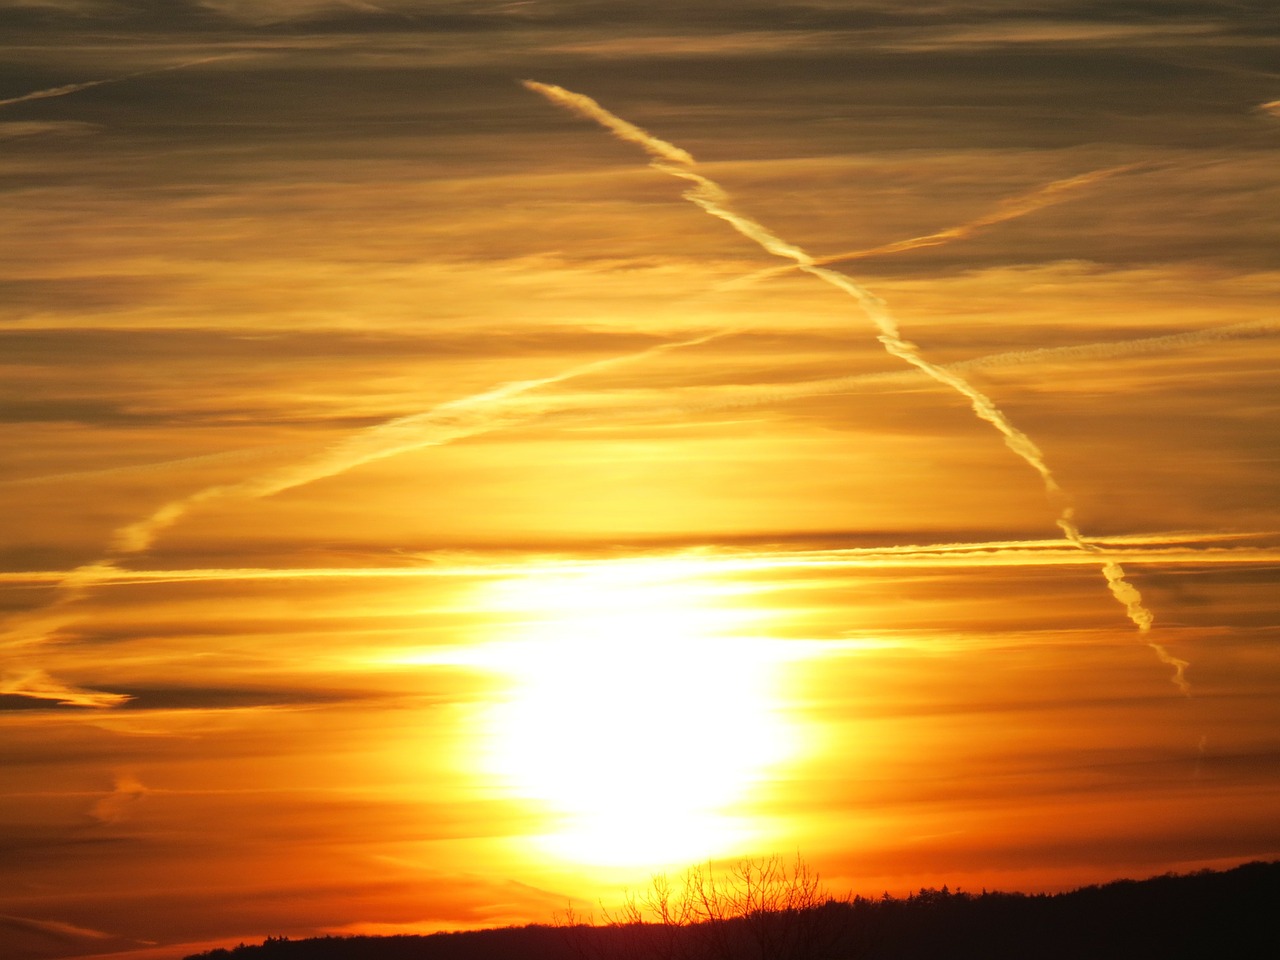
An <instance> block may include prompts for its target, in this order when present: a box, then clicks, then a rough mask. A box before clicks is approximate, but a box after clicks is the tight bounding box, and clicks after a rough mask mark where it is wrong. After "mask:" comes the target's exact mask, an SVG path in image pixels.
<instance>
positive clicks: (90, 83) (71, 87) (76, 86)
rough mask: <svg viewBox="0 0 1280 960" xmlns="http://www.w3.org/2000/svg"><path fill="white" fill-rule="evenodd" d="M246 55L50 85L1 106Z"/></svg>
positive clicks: (62, 94)
mask: <svg viewBox="0 0 1280 960" xmlns="http://www.w3.org/2000/svg"><path fill="white" fill-rule="evenodd" d="M239 56H244V54H239V53H229V54H224V55H222V56H217V57H201V58H200V59H199V60H184V61H183V62H182V63H173V64H170V65H169V66H167V67H153V68H152V69H150V70H137V71H135V72H133V73H126V74H124V75H123V76H119V77H104V78H103V79H101V80H85V81H82V82H81V83H64V84H62V86H59V87H48V88H46V89H44V90H33V91H32V92H31V93H24V94H22V95H21V96H17V97H9V98H8V99H7V100H0V107H8V106H12V105H13V104H15V103H26V102H27V101H28V100H47V99H49V98H50V97H65V96H67V94H71V93H79V92H80V91H81V90H88V89H90V88H92V87H101V86H102V85H103V84H108V83H124V82H125V81H126V80H132V79H134V78H135V77H149V76H151V75H152V74H156V73H166V72H168V71H170V70H183V69H186V68H187V67H195V66H199V65H200V64H202V63H212V62H214V61H215V60H229V59H231V58H232V57H239Z"/></svg>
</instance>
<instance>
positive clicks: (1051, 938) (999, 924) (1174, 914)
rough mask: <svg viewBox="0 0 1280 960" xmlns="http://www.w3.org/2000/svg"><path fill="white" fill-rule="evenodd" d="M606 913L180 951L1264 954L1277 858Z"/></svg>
mask: <svg viewBox="0 0 1280 960" xmlns="http://www.w3.org/2000/svg"><path fill="white" fill-rule="evenodd" d="M624 915H625V914H624ZM612 920H613V922H611V923H608V924H605V925H586V924H572V925H569V924H562V925H559V926H547V925H536V924H535V925H531V926H527V927H508V928H502V929H494V930H481V931H475V932H467V933H441V934H433V935H431V936H398V937H324V938H318V939H308V940H288V939H284V938H269V939H268V940H267V941H266V942H265V943H263V944H261V945H260V946H245V945H241V946H239V947H236V948H234V949H231V950H224V949H219V950H213V951H210V952H208V953H203V954H198V955H196V957H193V958H188V960H505V958H512V960H649V958H652V960H925V958H928V960H937V958H950V960H1030V958H1034V960H1068V958H1070V960H1113V958H1114V960H1143V958H1159V960H1184V958H1185V960H1191V958H1197V960H1199V958H1222V960H1253V958H1257V960H1274V958H1276V957H1280V862H1274V863H1261V862H1256V863H1249V864H1245V865H1244V866H1240V867H1236V868H1235V869H1232V870H1227V871H1224V872H1211V871H1202V872H1199V873H1194V874H1189V875H1184V876H1173V875H1167V876H1162V877H1154V878H1152V879H1149V880H1142V881H1134V880H1121V881H1117V882H1115V883H1108V884H1105V885H1102V886H1091V887H1084V888H1082V889H1079V890H1074V891H1071V892H1069V893H1062V894H1053V895H1044V894H1040V895H1026V894H1019V893H987V892H983V893H981V894H972V893H960V892H957V893H952V892H950V891H949V890H948V889H947V888H946V887H943V888H942V889H941V890H934V889H923V890H920V891H919V892H918V893H915V894H912V895H911V896H909V897H905V898H893V897H888V896H885V897H883V898H880V899H875V900H868V899H865V898H862V897H855V898H853V899H846V900H836V899H827V900H825V901H824V902H821V903H819V904H816V905H807V906H804V907H802V908H792V909H787V908H783V909H780V910H771V911H767V912H759V911H758V912H756V913H745V914H740V915H733V916H729V915H725V916H720V917H718V918H714V919H712V920H706V919H700V920H698V921H696V922H681V920H680V918H679V917H670V918H669V920H670V922H666V923H663V922H645V923H640V922H632V921H629V920H628V921H625V922H624V921H621V920H619V919H618V918H616V917H614V918H612Z"/></svg>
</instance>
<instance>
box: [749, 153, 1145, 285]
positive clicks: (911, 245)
mask: <svg viewBox="0 0 1280 960" xmlns="http://www.w3.org/2000/svg"><path fill="white" fill-rule="evenodd" d="M1143 166H1144V164H1140V163H1128V164H1123V165H1121V166H1118V167H1105V168H1103V169H1099V170H1091V171H1089V172H1087V173H1081V174H1077V175H1076V176H1073V177H1066V178H1065V179H1062V180H1054V181H1053V182H1051V183H1047V184H1045V185H1044V186H1042V187H1038V188H1036V189H1035V190H1032V191H1030V192H1028V193H1023V194H1019V195H1018V196H1016V197H1009V198H1007V199H1005V200H1003V201H1001V202H1000V203H998V204H997V205H996V206H995V208H994V209H992V210H990V211H989V212H987V213H984V214H982V215H981V216H979V217H976V218H975V219H973V220H969V221H967V222H966V223H961V224H957V225H956V226H953V227H947V228H946V229H944V230H938V231H935V232H934V233H926V234H923V235H921V236H918V237H909V238H908V239H906V240H895V241H894V242H893V243H885V244H881V245H880V246H878V247H867V248H864V249H861V250H849V251H847V252H845V253H833V254H831V255H829V256H825V257H815V258H814V260H813V262H814V263H815V264H817V265H818V266H830V265H831V264H836V263H847V262H848V261H850V260H865V259H867V258H870V257H880V256H885V255H888V254H891V253H905V252H907V251H909V250H919V249H920V248H922V247H939V246H942V245H943V244H946V243H952V242H953V241H956V240H963V239H965V238H966V237H968V236H970V235H971V234H973V233H976V232H977V231H979V230H981V229H983V228H984V227H993V226H995V225H996V224H998V223H1006V222H1008V221H1009V220H1016V219H1018V218H1019V217H1025V216H1027V215H1028V214H1031V213H1035V212H1036V211H1037V210H1043V209H1044V208H1045V207H1049V206H1053V205H1054V204H1056V203H1061V202H1062V201H1064V200H1066V199H1068V195H1069V194H1070V193H1071V192H1072V191H1075V190H1080V189H1082V188H1084V187H1087V186H1092V185H1093V184H1095V183H1098V182H1099V181H1101V180H1106V179H1107V178H1109V177H1114V176H1115V175H1116V174H1120V173H1128V172H1130V171H1132V170H1137V169H1139V168H1141V167H1143ZM795 269H796V266H795V265H794V264H788V265H786V266H782V267H767V268H766V269H764V270H760V271H757V272H756V273H753V274H750V275H749V276H746V277H742V278H740V279H738V280H731V281H730V282H729V283H728V284H727V286H730V287H736V286H743V285H746V284H751V283H756V282H759V281H761V280H767V279H769V278H771V277H776V276H779V275H781V274H784V273H790V272H791V271H793V270H795Z"/></svg>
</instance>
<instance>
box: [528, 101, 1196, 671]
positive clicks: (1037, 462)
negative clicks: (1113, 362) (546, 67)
mask: <svg viewBox="0 0 1280 960" xmlns="http://www.w3.org/2000/svg"><path fill="white" fill-rule="evenodd" d="M523 83H524V86H525V87H527V88H528V89H529V90H532V91H534V92H535V93H538V94H540V95H542V96H543V97H545V98H546V99H548V100H550V101H551V102H552V103H554V104H556V105H557V106H561V107H564V108H566V109H568V110H570V111H572V112H573V113H576V114H578V115H579V116H582V117H585V118H587V119H590V120H594V121H595V122H597V123H599V124H601V125H602V126H604V127H605V128H606V129H607V130H609V131H610V132H612V133H613V134H614V135H615V136H617V137H618V138H619V139H622V140H625V141H627V142H629V143H634V144H636V145H638V146H639V147H641V148H642V149H643V150H645V152H647V153H648V154H649V155H650V156H652V157H653V160H652V165H653V166H654V167H655V168H656V169H658V170H660V171H662V172H663V173H665V174H667V175H669V176H672V177H676V178H678V179H681V180H685V181H687V182H689V183H691V184H692V186H691V187H690V188H689V189H688V190H686V191H685V193H684V196H685V198H686V199H687V200H689V201H690V202H692V203H694V204H696V205H697V206H698V207H700V208H702V209H703V210H704V211H706V212H707V213H709V214H710V215H711V216H713V217H717V218H719V219H721V220H724V221H725V222H726V223H728V224H729V225H730V226H731V227H733V228H734V229H735V230H737V231H738V232H739V233H740V234H742V235H743V236H744V237H746V238H747V239H749V240H751V241H753V242H755V243H756V244H758V245H759V246H760V247H762V248H763V249H764V250H766V251H767V252H769V253H771V254H773V255H774V256H776V257H781V258H783V259H786V260H791V261H792V262H793V265H794V269H798V270H800V271H802V272H804V273H808V274H810V275H812V276H814V277H817V278H818V279H819V280H822V281H823V282H824V283H827V284H829V285H831V286H833V287H835V288H836V289H838V290H841V291H843V292H844V293H846V294H848V295H849V296H850V297H852V298H853V299H854V300H855V301H856V302H857V303H858V306H859V307H860V308H861V309H862V312H863V313H864V314H866V316H867V317H868V319H870V320H871V322H872V323H874V324H875V326H876V329H877V330H879V335H878V336H877V338H876V339H878V340H879V341H880V343H881V344H882V345H883V346H884V348H885V350H886V351H887V352H888V353H890V354H891V355H893V356H895V357H898V358H899V359H900V360H902V361H903V362H904V363H907V364H910V365H911V366H913V367H915V368H916V369H917V370H920V371H921V372H922V373H924V374H926V375H927V376H929V377H932V378H933V379H934V380H936V381H937V382H938V383H941V384H943V385H945V386H948V387H950V388H951V389H952V390H954V391H956V392H957V393H959V394H960V395H961V396H963V397H964V398H965V399H966V400H968V401H969V405H970V407H971V408H972V409H973V412H974V413H975V414H976V415H977V416H978V418H979V419H981V420H984V421H986V422H987V423H989V424H991V426H993V427H994V428H995V429H996V430H997V431H998V432H999V433H1000V435H1001V436H1002V437H1003V438H1004V442H1005V444H1006V445H1007V446H1008V447H1009V449H1011V450H1012V451H1013V452H1014V453H1015V454H1017V455H1018V457H1020V458H1021V459H1022V460H1023V461H1024V462H1025V463H1026V464H1027V465H1028V466H1030V467H1031V468H1032V469H1033V470H1035V471H1036V473H1037V474H1039V476H1040V479H1041V482H1042V483H1043V484H1044V488H1045V491H1046V493H1048V495H1049V496H1050V499H1051V500H1052V501H1053V502H1055V503H1058V504H1061V506H1060V508H1059V509H1060V512H1059V516H1058V519H1057V525H1058V527H1059V528H1060V529H1061V530H1062V532H1063V533H1064V534H1065V535H1066V537H1067V539H1068V540H1069V541H1070V542H1071V543H1072V544H1073V545H1074V546H1075V547H1076V548H1077V549H1079V550H1082V551H1085V552H1088V553H1094V554H1097V555H1098V556H1099V558H1100V563H1101V565H1102V573H1103V576H1104V577H1105V578H1106V581H1107V587H1108V588H1109V589H1110V591H1111V594H1112V595H1113V596H1114V597H1115V598H1116V600H1118V601H1119V602H1120V603H1121V604H1122V605H1123V606H1124V608H1125V612H1126V614H1128V616H1129V619H1130V620H1132V621H1133V623H1134V625H1135V626H1136V627H1137V628H1138V630H1139V632H1140V633H1142V634H1143V635H1146V634H1147V633H1148V632H1149V631H1150V629H1151V625H1152V622H1153V619H1154V618H1153V617H1152V614H1151V611H1150V610H1148V609H1147V607H1146V606H1145V605H1144V603H1143V601H1142V595H1141V593H1140V592H1139V591H1138V589H1137V587H1135V586H1133V584H1131V583H1130V582H1129V581H1128V580H1127V579H1126V578H1125V572H1124V569H1123V567H1121V566H1120V564H1119V563H1117V562H1116V561H1114V560H1112V559H1110V558H1109V557H1108V556H1107V555H1106V551H1105V550H1104V549H1103V548H1102V547H1100V546H1098V545H1097V544H1093V543H1090V542H1088V541H1087V540H1085V539H1084V537H1083V535H1082V534H1081V532H1080V528H1079V526H1078V525H1077V523H1076V520H1075V513H1074V510H1073V508H1072V507H1071V505H1070V503H1069V502H1068V499H1067V497H1066V494H1065V492H1064V491H1063V489H1062V487H1061V486H1060V485H1059V484H1058V482H1057V480H1056V479H1055V478H1054V476H1053V472H1052V471H1051V470H1050V469H1049V466H1048V464H1047V463H1046V462H1045V458H1044V454H1043V453H1042V452H1041V451H1040V448H1039V447H1038V446H1037V445H1036V444H1035V442H1034V441H1033V440H1032V439H1031V438H1030V437H1028V436H1027V435H1026V434H1025V433H1023V432H1022V431H1021V430H1019V429H1018V428H1017V427H1015V426H1014V425H1013V423H1012V422H1011V421H1010V420H1009V418H1008V417H1007V416H1006V415H1005V414H1004V412H1003V411H1002V410H1001V409H1000V408H999V407H998V406H997V405H996V403H995V402H994V401H993V400H992V399H991V398H990V397H988V396H987V395H986V394H984V393H983V392H982V391H981V390H979V389H978V388H977V387H975V386H974V385H973V384H971V383H969V381H967V380H966V379H965V378H964V377H962V376H960V375H959V374H958V373H956V372H955V371H954V370H949V369H947V368H945V367H941V366H939V365H937V364H935V363H933V362H931V361H929V360H927V359H925V358H924V357H923V356H922V355H921V354H920V351H919V349H918V348H917V347H916V345H915V344H913V343H911V342H910V341H907V340H904V339H903V338H902V336H901V334H900V331H899V328H898V321H897V319H896V318H895V317H894V316H893V314H892V313H891V312H890V310H889V307H888V304H886V303H885V302H884V301H883V300H881V299H880V298H879V297H877V296H876V295H875V294H874V293H872V292H871V291H870V290H868V289H867V288H866V287H864V286H862V284H860V283H858V282H857V281H856V280H854V279H852V278H851V277H848V276H846V275H845V274H843V273H838V272H836V271H835V270H831V269H828V268H827V267H825V266H822V265H821V262H820V261H819V260H818V259H817V258H815V257H813V256H811V255H810V254H809V253H807V252H806V251H805V250H803V249H802V248H800V247H798V246H796V245H795V244H793V243H790V242H788V241H787V240H784V239H783V238H782V237H779V236H778V235H777V234H775V233H773V232H772V231H771V230H769V229H768V228H767V227H765V226H764V225H763V224H761V223H759V222H757V221H756V220H753V219H752V218H751V217H748V216H746V215H744V214H741V213H739V212H737V211H736V210H734V209H733V208H732V207H731V206H730V203H729V197H728V194H727V193H726V192H725V190H724V188H723V187H721V186H720V185H719V184H718V183H716V182H715V181H714V180H712V179H710V178H709V177H706V176H704V175H703V174H701V173H699V172H698V171H697V169H696V166H697V161H696V160H694V158H693V156H692V155H691V154H689V153H688V152H687V151H685V150H682V149H681V148H679V147H677V146H674V145H673V144H670V143H668V142H667V141H665V140H661V139H659V138H657V137H654V136H652V135H651V134H649V133H648V132H647V131H645V130H643V129H641V128H640V127H637V126H636V125H635V124H632V123H629V122H628V121H626V120H622V119H621V118H619V117H616V116H614V115H613V114H612V113H610V112H609V111H608V110H606V109H605V108H604V107H602V106H600V104H599V103H597V102H596V101H595V100H592V99H591V98H590V97H587V96H584V95H583V94H580V93H575V92H573V91H571V90H566V89H564V88H563V87H558V86H555V85H553V84H546V83H538V82H537V81H533V80H525V81H523ZM1146 642H1147V644H1148V646H1150V647H1151V649H1152V650H1154V651H1155V653H1156V656H1157V657H1158V658H1159V659H1160V661H1161V662H1162V663H1165V664H1167V665H1168V666H1171V667H1173V670H1174V673H1173V682H1174V684H1176V685H1177V687H1178V689H1180V690H1181V691H1182V692H1183V693H1184V694H1187V693H1189V692H1190V686H1189V684H1188V683H1187V680H1186V676H1185V672H1186V668H1187V666H1188V663H1187V661H1185V660H1181V659H1179V658H1177V657H1175V656H1173V655H1172V654H1171V653H1169V651H1168V650H1166V649H1165V647H1164V646H1163V645H1162V644H1160V643H1157V642H1155V641H1152V640H1150V639H1148V640H1147V641H1146Z"/></svg>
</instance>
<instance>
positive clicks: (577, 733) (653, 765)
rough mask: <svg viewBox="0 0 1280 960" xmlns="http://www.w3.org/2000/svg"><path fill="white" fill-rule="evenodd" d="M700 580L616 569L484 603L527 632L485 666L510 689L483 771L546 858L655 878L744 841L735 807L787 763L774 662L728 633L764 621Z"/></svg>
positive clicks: (641, 567) (540, 578)
mask: <svg viewBox="0 0 1280 960" xmlns="http://www.w3.org/2000/svg"><path fill="white" fill-rule="evenodd" d="M707 573H708V571H707V570H705V569H702V570H700V569H699V568H698V565H697V564H696V563H689V562H686V561H682V560H673V561H642V562H626V563H619V562H616V561H615V562H611V563H604V564H600V565H598V566H591V567H585V566H584V567H579V568H576V569H572V570H568V571H566V570H564V569H562V568H561V569H553V570H550V571H547V572H541V573H539V572H534V573H531V574H530V575H527V576H522V577H519V578H516V579H513V580H508V581H504V582H503V583H501V584H497V585H495V586H494V588H493V591H494V592H493V594H492V595H491V596H489V597H488V598H487V603H488V605H489V607H490V609H494V608H497V609H502V610H504V611H509V612H512V613H516V614H519V615H520V620H521V622H520V625H519V627H518V628H517V631H518V634H517V635H516V636H511V635H508V636H507V638H506V639H505V640H504V641H503V642H500V643H497V644H493V645H491V646H490V648H489V651H488V655H487V656H485V657H484V660H485V661H486V662H487V665H488V666H491V667H492V668H494V669H499V670H502V671H504V672H507V673H509V674H510V676H511V678H512V681H513V686H512V689H511V692H510V695H509V697H508V698H507V699H506V700H505V701H504V702H503V703H501V704H500V705H499V706H497V707H496V708H495V709H494V711H493V713H492V714H491V717H490V720H491V725H490V728H489V737H490V741H489V755H488V764H489V767H490V772H491V773H492V774H493V775H496V776H497V777H499V778H500V779H502V780H503V781H505V782H506V783H507V784H508V785H509V788H510V789H511V790H512V791H513V792H514V793H516V794H517V795H518V796H520V797H521V798H523V799H525V800H526V801H528V802H531V803H534V804H537V805H538V806H539V807H540V808H542V809H543V810H545V811H546V812H547V813H548V814H550V815H551V816H552V818H553V819H554V822H555V823H556V828H555V829H553V830H552V831H551V832H550V833H548V834H545V835H544V836H542V837H540V838H539V841H538V843H539V845H540V847H541V848H542V849H543V850H544V851H545V852H548V853H551V854H553V855H555V856H558V857H561V858H563V859H566V860H571V861H574V862H579V863H590V864H607V865H616V866H629V867H641V866H654V867H656V866H660V865H667V864H678V863H687V862H689V861H691V860H696V859H699V858H703V857H708V856H715V855H718V854H723V853H726V852H729V851H731V850H732V849H733V848H734V847H736V846H738V845H740V844H742V843H744V842H747V841H749V839H750V830H749V827H748V826H747V822H748V821H747V820H746V819H745V818H743V817H742V816H741V813H740V812H737V813H735V807H739V806H740V805H741V804H742V803H743V802H744V801H746V800H748V799H749V797H750V793H751V790H752V786H753V784H754V783H756V782H758V781H759V779H760V778H761V777H762V776H764V774H765V772H766V770H767V768H768V767H769V766H770V765H771V764H772V763H775V762H776V761H778V760H779V759H781V758H782V757H784V756H786V754H787V753H788V750H789V744H788V739H789V737H788V734H787V729H786V724H785V723H784V722H783V720H782V719H781V717H780V714H779V712H778V709H777V707H776V703H777V694H776V691H775V689H774V687H775V684H774V682H773V681H774V679H775V677H776V672H777V671H776V667H777V666H778V663H779V661H780V660H781V659H783V657H782V656H781V655H780V653H779V644H777V643H776V642H773V641H767V640H760V639H755V638H751V637H744V636H742V635H741V633H740V632H737V631H740V630H741V628H742V627H743V626H744V625H745V623H746V622H747V621H748V620H753V619H758V617H759V614H758V613H757V612H755V611H753V610H752V609H751V607H750V605H749V601H746V599H745V598H743V597H734V596H732V595H731V594H733V593H739V592H741V588H740V587H729V586H726V585H725V584H724V583H723V582H721V583H716V582H715V580H714V579H712V578H711V577H710V576H708V575H707ZM700 574H701V575H700Z"/></svg>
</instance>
